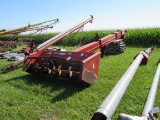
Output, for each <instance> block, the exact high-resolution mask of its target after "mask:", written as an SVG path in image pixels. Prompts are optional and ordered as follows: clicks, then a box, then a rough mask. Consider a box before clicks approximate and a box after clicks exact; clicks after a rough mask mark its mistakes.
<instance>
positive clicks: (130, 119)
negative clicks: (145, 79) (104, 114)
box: [119, 59, 160, 120]
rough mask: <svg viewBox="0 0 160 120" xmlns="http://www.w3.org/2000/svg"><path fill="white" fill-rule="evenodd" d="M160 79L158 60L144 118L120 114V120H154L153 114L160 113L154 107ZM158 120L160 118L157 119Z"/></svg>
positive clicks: (159, 62)
mask: <svg viewBox="0 0 160 120" xmlns="http://www.w3.org/2000/svg"><path fill="white" fill-rule="evenodd" d="M159 78H160V59H159V60H158V67H157V70H156V73H155V76H154V79H153V82H152V86H151V88H150V91H149V94H148V97H147V100H146V103H145V106H144V109H143V112H142V116H141V117H138V116H131V115H127V114H124V113H120V115H119V120H154V118H153V116H152V114H153V113H156V112H159V108H158V107H157V108H153V105H154V101H155V96H156V92H157V87H158V81H159ZM157 119H158V118H157Z"/></svg>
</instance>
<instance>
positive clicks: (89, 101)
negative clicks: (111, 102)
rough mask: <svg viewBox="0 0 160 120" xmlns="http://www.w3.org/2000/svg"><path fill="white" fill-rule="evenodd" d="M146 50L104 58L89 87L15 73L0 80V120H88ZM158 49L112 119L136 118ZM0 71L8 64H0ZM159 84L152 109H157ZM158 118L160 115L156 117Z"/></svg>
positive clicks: (159, 103)
mask: <svg viewBox="0 0 160 120" xmlns="http://www.w3.org/2000/svg"><path fill="white" fill-rule="evenodd" d="M145 49H146V48H139V47H127V49H126V50H125V52H124V53H123V54H119V55H110V56H104V58H103V59H101V61H100V66H99V78H98V80H97V81H96V82H95V83H94V84H92V85H91V86H87V85H85V84H79V83H77V82H76V80H75V81H66V80H56V79H49V78H45V77H40V76H34V75H31V74H29V73H26V72H24V71H22V66H20V67H19V68H18V69H16V70H14V71H12V72H10V73H7V74H1V75H0V76H1V77H0V78H1V79H0V119H4V120H7V119H12V120H15V119H16V120H17V119H23V120H30V119H40V120H43V119H46V120H48V119H53V120H89V119H90V118H91V116H92V115H93V114H94V112H95V111H96V110H97V109H98V107H99V106H100V104H101V103H102V102H103V100H104V99H105V98H106V97H107V95H108V94H109V92H110V91H111V90H112V89H113V87H114V86H115V85H116V83H117V82H118V80H119V79H120V78H121V76H122V75H123V74H124V72H125V71H126V70H127V68H128V67H129V66H130V64H131V62H132V61H133V58H134V56H135V55H136V54H138V53H139V52H140V51H142V50H145ZM159 52H160V49H159V48H155V49H154V51H153V52H152V53H151V54H150V56H149V62H148V65H144V66H140V67H139V68H138V69H137V72H136V73H135V75H134V78H133V79H132V81H131V83H130V85H129V87H128V88H127V90H126V92H125V94H124V96H123V98H122V100H121V102H120V104H119V106H118V107H117V109H116V111H115V114H114V115H113V117H112V119H113V120H116V119H117V116H118V114H119V113H120V112H124V113H126V114H131V115H137V116H140V115H141V113H142V111H143V105H144V103H145V100H146V98H147V94H148V92H149V89H150V86H151V83H152V80H153V77H154V73H155V71H156V67H157V66H156V63H157V61H158V58H159V57H160V56H159ZM0 61H1V62H0V67H3V66H5V65H6V64H8V63H9V62H8V61H6V60H0ZM159 105H160V82H159V86H158V91H157V95H156V100H155V104H154V106H155V107H157V106H158V107H160V106H159ZM159 115H160V114H159Z"/></svg>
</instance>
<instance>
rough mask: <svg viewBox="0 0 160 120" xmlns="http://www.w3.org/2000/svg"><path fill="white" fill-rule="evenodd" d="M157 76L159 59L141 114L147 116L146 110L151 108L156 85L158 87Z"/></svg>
mask: <svg viewBox="0 0 160 120" xmlns="http://www.w3.org/2000/svg"><path fill="white" fill-rule="evenodd" d="M159 77H160V59H159V60H158V66H157V70H156V73H155V76H154V79H153V83H152V86H151V88H150V91H149V94H148V97H147V101H146V103H145V106H144V109H143V112H142V116H148V112H149V111H150V110H151V109H152V108H153V105H154V101H155V96H156V92H157V87H158V81H159Z"/></svg>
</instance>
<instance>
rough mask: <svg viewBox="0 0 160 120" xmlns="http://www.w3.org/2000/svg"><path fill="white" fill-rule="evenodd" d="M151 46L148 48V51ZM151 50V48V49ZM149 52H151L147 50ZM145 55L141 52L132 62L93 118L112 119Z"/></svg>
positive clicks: (95, 119)
mask: <svg viewBox="0 0 160 120" xmlns="http://www.w3.org/2000/svg"><path fill="white" fill-rule="evenodd" d="M148 50H149V48H148V49H147V50H146V51H148ZM150 50H151V49H150ZM147 53H149V52H147ZM144 57H145V56H144V55H143V54H142V53H140V54H139V55H138V56H137V57H136V58H135V60H134V61H133V62H132V64H131V65H130V67H129V68H128V69H127V71H126V72H125V73H124V74H123V76H122V77H121V79H120V80H119V82H118V83H117V84H116V86H115V87H114V88H113V89H112V91H111V92H110V93H109V95H108V96H107V98H106V99H105V100H104V101H103V103H102V104H101V105H100V107H99V109H98V110H97V111H96V112H95V114H94V115H93V117H92V118H91V120H97V119H98V120H110V119H111V117H112V115H113V114H114V112H115V110H116V108H117V106H118V104H119V103H120V100H121V99H122V97H123V95H124V92H125V91H126V89H127V87H128V85H129V83H130V82H131V79H132V78H133V76H134V74H135V72H136V70H137V68H138V67H139V65H140V63H141V61H142V59H143V58H144Z"/></svg>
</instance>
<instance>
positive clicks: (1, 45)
mask: <svg viewBox="0 0 160 120" xmlns="http://www.w3.org/2000/svg"><path fill="white" fill-rule="evenodd" d="M57 22H59V21H58V19H53V20H48V21H44V22H39V23H36V24H28V25H27V26H23V27H19V28H15V29H11V30H6V31H3V32H0V36H6V38H8V39H7V40H0V52H6V51H8V49H14V48H16V47H17V45H18V42H17V41H15V39H16V38H17V36H18V35H19V34H21V33H25V32H28V34H29V35H33V34H35V33H38V32H41V31H43V30H46V29H48V28H53V25H54V24H56V23H57Z"/></svg>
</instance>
